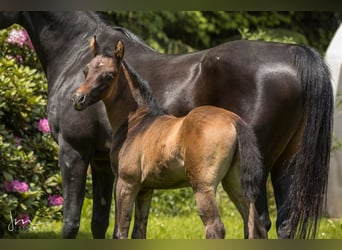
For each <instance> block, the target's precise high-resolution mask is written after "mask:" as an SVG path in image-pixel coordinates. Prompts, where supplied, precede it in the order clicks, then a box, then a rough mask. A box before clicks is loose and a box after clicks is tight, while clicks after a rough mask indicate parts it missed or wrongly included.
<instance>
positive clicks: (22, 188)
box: [12, 180, 29, 193]
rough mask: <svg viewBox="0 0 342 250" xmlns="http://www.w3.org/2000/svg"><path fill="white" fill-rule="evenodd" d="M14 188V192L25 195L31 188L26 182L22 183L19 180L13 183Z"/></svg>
mask: <svg viewBox="0 0 342 250" xmlns="http://www.w3.org/2000/svg"><path fill="white" fill-rule="evenodd" d="M12 186H13V191H17V192H19V193H25V192H26V191H27V190H28V189H29V186H28V185H27V183H26V182H24V181H23V182H20V181H18V180H14V181H12Z"/></svg>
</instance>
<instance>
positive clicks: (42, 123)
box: [38, 118, 50, 133]
mask: <svg viewBox="0 0 342 250" xmlns="http://www.w3.org/2000/svg"><path fill="white" fill-rule="evenodd" d="M38 129H39V131H41V132H43V133H50V127H49V122H48V120H47V119H46V118H42V119H40V120H39V122H38Z"/></svg>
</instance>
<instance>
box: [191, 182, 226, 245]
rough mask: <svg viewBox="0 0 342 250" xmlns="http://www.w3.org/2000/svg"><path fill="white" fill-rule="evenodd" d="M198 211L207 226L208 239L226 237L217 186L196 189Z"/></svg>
mask: <svg viewBox="0 0 342 250" xmlns="http://www.w3.org/2000/svg"><path fill="white" fill-rule="evenodd" d="M194 193H195V198H196V204H197V208H198V213H199V215H200V217H201V219H202V222H203V224H204V226H205V233H206V238H207V239H215V238H216V239H224V237H225V235H226V231H225V229H224V225H223V223H222V221H221V218H220V214H219V211H218V208H217V205H216V197H215V188H214V187H208V188H205V187H202V188H201V189H198V190H196V189H194Z"/></svg>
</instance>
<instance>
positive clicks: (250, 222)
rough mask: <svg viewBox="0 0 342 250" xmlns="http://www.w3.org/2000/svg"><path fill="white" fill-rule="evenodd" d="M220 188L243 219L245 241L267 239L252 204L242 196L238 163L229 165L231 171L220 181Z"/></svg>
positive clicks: (264, 229)
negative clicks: (221, 187)
mask: <svg viewBox="0 0 342 250" xmlns="http://www.w3.org/2000/svg"><path fill="white" fill-rule="evenodd" d="M222 186H223V189H224V190H225V191H226V193H227V194H228V195H229V197H230V199H231V201H232V202H233V203H234V205H235V206H236V208H237V209H238V210H239V213H240V214H241V216H242V218H243V222H244V237H245V238H246V239H251V238H267V232H266V228H265V227H264V226H263V224H262V223H261V222H260V219H259V217H258V213H257V211H256V208H255V205H254V203H253V202H252V201H249V200H248V199H247V197H246V196H245V195H244V192H243V189H242V186H241V177H240V162H239V161H234V164H233V165H231V169H230V170H229V172H228V174H227V175H226V176H225V177H224V179H223V180H222Z"/></svg>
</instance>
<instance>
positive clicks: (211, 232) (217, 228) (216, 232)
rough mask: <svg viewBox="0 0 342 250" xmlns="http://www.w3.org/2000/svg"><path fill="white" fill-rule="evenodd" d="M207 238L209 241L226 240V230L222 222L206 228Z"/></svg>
mask: <svg viewBox="0 0 342 250" xmlns="http://www.w3.org/2000/svg"><path fill="white" fill-rule="evenodd" d="M205 236H206V238H207V239H224V237H225V236H226V230H225V228H224V225H223V223H222V222H221V220H218V221H215V222H214V223H212V224H210V225H207V226H206V232H205Z"/></svg>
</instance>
